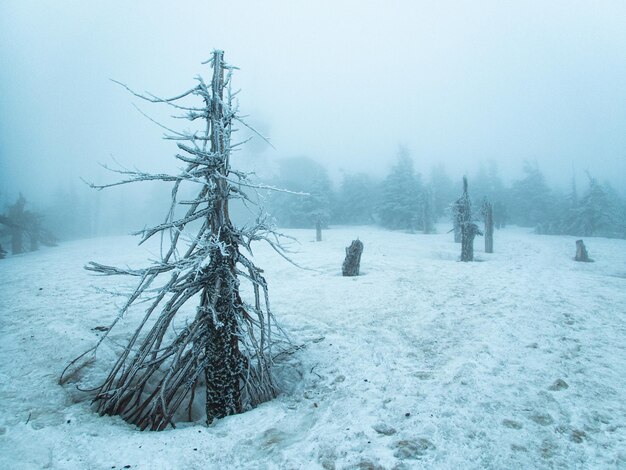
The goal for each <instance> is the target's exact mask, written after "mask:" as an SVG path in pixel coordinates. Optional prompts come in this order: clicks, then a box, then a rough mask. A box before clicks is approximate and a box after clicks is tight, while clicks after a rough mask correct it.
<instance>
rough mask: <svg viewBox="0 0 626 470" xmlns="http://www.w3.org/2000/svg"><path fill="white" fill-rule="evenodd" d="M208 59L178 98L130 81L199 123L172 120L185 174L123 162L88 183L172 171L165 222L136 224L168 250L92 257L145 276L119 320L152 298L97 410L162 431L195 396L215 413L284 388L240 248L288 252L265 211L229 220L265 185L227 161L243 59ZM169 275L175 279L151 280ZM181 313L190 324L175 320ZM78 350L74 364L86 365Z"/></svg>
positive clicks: (263, 301)
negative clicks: (258, 244) (149, 260)
mask: <svg viewBox="0 0 626 470" xmlns="http://www.w3.org/2000/svg"><path fill="white" fill-rule="evenodd" d="M208 62H209V63H210V65H211V67H212V69H213V76H212V79H211V82H210V83H205V81H204V80H203V79H202V78H201V77H198V78H197V81H198V84H197V85H196V86H194V87H193V88H191V89H189V90H187V91H185V92H184V93H182V94H180V95H178V96H175V97H173V98H168V99H162V98H158V97H155V96H153V95H148V96H146V95H140V94H137V93H135V92H132V90H130V89H129V88H128V87H126V86H125V85H123V86H125V87H126V88H127V89H128V90H129V91H131V92H132V93H133V94H135V95H136V96H138V97H140V98H142V99H144V100H147V101H149V102H153V103H162V104H167V105H169V106H170V107H173V108H175V109H176V110H178V111H182V112H183V116H180V117H184V118H186V119H188V120H189V121H192V122H201V123H202V124H201V126H200V127H199V130H198V131H195V132H192V131H185V132H177V131H173V130H171V129H167V128H166V129H167V130H168V134H167V135H166V136H165V138H166V139H170V140H173V141H175V142H176V145H177V146H178V149H179V150H180V151H181V152H180V153H179V154H177V155H176V158H178V159H179V160H181V161H183V162H185V163H186V164H187V166H186V168H185V169H184V170H183V171H182V173H181V174H179V175H175V176H174V175H168V174H148V173H144V172H140V171H129V170H115V171H117V172H118V173H120V174H122V175H124V179H123V180H122V181H119V182H117V183H113V184H108V185H101V186H98V185H93V184H92V185H91V186H92V187H94V188H96V189H103V188H105V187H110V186H115V185H119V184H126V183H132V182H137V181H153V180H160V181H166V182H173V188H172V200H171V207H170V210H169V214H168V216H167V219H166V220H165V222H164V223H162V224H160V225H158V226H155V227H152V228H148V229H145V230H143V231H142V232H139V234H140V235H141V241H140V244H141V243H143V242H145V241H146V240H148V239H150V238H151V237H153V236H154V235H157V234H160V235H162V240H168V239H169V247H168V248H167V249H166V250H165V252H164V254H163V255H162V259H160V260H159V261H157V262H154V263H153V264H152V265H150V266H148V267H145V268H142V269H137V270H133V269H129V268H126V269H123V268H116V267H111V266H105V265H102V264H98V263H94V262H91V263H89V264H88V266H86V269H88V270H90V271H93V272H95V273H99V274H103V275H118V274H124V275H130V276H136V277H137V278H139V283H138V285H137V287H136V289H135V290H134V292H133V293H132V294H131V295H130V297H129V298H128V300H127V301H126V303H125V304H124V306H123V307H122V308H121V310H120V313H119V315H118V317H117V318H116V319H115V320H114V322H113V323H112V325H111V328H112V327H114V326H115V324H116V323H117V322H118V320H119V319H120V318H121V317H122V315H124V314H125V313H126V312H127V311H128V310H129V308H130V307H131V306H132V305H133V304H136V303H138V302H139V301H140V299H145V298H146V297H147V299H146V300H147V301H148V302H149V304H148V305H149V306H148V308H147V310H146V312H145V315H144V317H143V319H142V320H141V322H140V324H139V326H138V327H137V329H136V331H135V332H134V334H133V335H132V337H131V339H130V340H129V342H128V345H127V346H126V347H125V348H124V350H123V352H122V353H121V355H120V356H119V358H118V360H117V362H116V363H115V365H114V366H113V368H112V369H111V371H110V373H109V375H108V376H107V377H106V379H105V380H104V382H103V383H102V384H101V385H99V386H98V387H97V388H96V389H95V391H96V394H95V398H94V401H95V402H96V403H97V409H98V411H99V412H100V414H111V415H120V416H121V417H122V418H124V419H125V420H127V421H128V422H130V423H133V424H135V425H137V426H138V427H139V428H140V429H141V430H144V429H150V430H162V429H164V428H166V427H167V426H168V425H172V426H174V425H175V421H177V420H179V419H186V420H193V419H194V416H193V414H194V412H195V411H194V410H196V409H197V408H198V406H194V405H197V404H200V403H202V404H204V413H205V417H206V421H207V423H208V424H210V423H211V422H212V421H213V420H214V419H217V418H222V417H225V416H228V415H232V414H236V413H240V412H242V411H245V410H247V409H250V408H251V407H254V406H256V405H257V404H259V403H261V402H264V401H267V400H270V399H271V398H273V397H274V396H275V395H276V393H277V389H276V385H275V383H274V380H273V378H272V373H271V368H272V344H273V343H274V342H275V336H276V333H277V331H281V330H279V329H278V327H277V326H276V325H275V322H274V318H273V315H272V312H271V310H270V303H269V296H268V289H267V283H266V281H265V279H264V277H263V275H262V272H263V271H262V270H261V269H260V268H258V267H257V266H255V264H254V263H253V262H252V261H251V259H250V258H249V257H248V256H247V255H246V254H245V253H244V252H242V251H241V249H240V247H243V248H244V249H245V252H247V253H248V254H250V255H251V254H252V251H251V243H252V242H253V241H258V240H265V241H266V242H268V243H269V244H270V245H271V247H273V248H274V249H275V250H276V251H277V252H278V253H279V254H281V255H283V256H285V253H284V251H283V249H282V248H281V246H280V244H279V238H278V237H279V234H277V233H276V232H274V231H273V229H272V227H271V226H270V224H269V223H268V221H267V218H266V217H265V216H263V215H260V216H259V217H258V218H257V220H256V223H255V224H254V225H253V226H251V227H248V228H245V227H244V228H236V227H235V226H233V224H232V223H231V220H230V216H229V202H230V201H231V200H232V199H240V200H242V201H243V202H244V203H253V202H254V201H252V200H251V199H250V197H249V196H248V194H247V193H246V191H244V188H261V186H259V185H255V184H252V183H251V182H250V181H249V179H248V176H249V175H247V174H245V173H242V172H238V171H235V170H233V169H232V168H231V166H230V157H231V154H232V152H233V150H234V149H235V148H236V147H237V146H238V145H239V144H233V143H232V142H231V133H232V125H233V122H234V121H238V122H242V121H241V120H240V118H239V117H238V115H237V104H236V101H235V100H234V96H235V93H233V92H232V91H231V86H230V85H231V78H232V73H233V71H234V70H235V67H232V66H229V65H227V64H226V63H225V62H224V57H223V52H222V51H214V52H213V54H212V58H211V59H210V61H208ZM194 98H195V99H199V100H200V101H201V103H200V105H197V104H193V105H190V104H187V102H188V101H189V100H191V99H194ZM244 125H245V124H244ZM183 183H185V184H187V183H190V184H196V185H198V188H199V189H198V192H197V195H196V197H195V198H194V199H192V200H187V201H182V200H178V193H179V189H180V187H181V185H182V184H183ZM262 188H263V189H267V188H266V187H262ZM177 207H186V208H187V209H186V211H185V213H184V215H180V216H177V215H176V210H175V209H176V208H177ZM190 230H195V235H193V236H191V234H190V232H189V231H190ZM168 234H169V237H168V236H167V235H168ZM181 238H189V244H188V246H187V247H186V248H185V250H184V251H183V253H184V254H183V255H182V256H180V255H179V252H178V250H179V248H181V244H180V240H181ZM162 243H164V242H163V241H162ZM165 243H167V242H165ZM166 246H167V245H166ZM163 277H167V278H168V279H166V280H164V282H162V283H161V285H159V286H157V287H156V288H153V287H152V286H154V285H155V284H158V283H157V282H156V281H157V279H161V280H162V278H163ZM241 279H243V280H244V281H246V282H248V283H250V285H251V289H250V292H251V301H245V300H244V299H243V298H242V297H241V295H240V282H241V281H240V280H241ZM162 281H163V280H162ZM194 299H195V301H196V302H198V305H197V307H196V309H195V314H193V315H189V313H185V309H184V308H183V307H184V306H185V305H186V304H187V303H188V302H190V301H193V300H194ZM157 312H158V313H157ZM153 317H156V318H153ZM175 319H177V323H178V325H181V324H182V325H184V327H182V328H178V329H176V328H175V327H174V321H175ZM108 331H110V329H109V330H108ZM107 334H108V332H107ZM105 337H106V334H105V336H103V338H101V340H100V341H99V343H98V344H97V345H96V346H95V348H94V351H95V349H96V348H97V347H98V346H99V345H100V344H101V343H102V341H103V340H104V338H105ZM88 352H89V351H88ZM79 359H80V358H77V359H76V360H75V361H73V362H72V363H71V364H70V366H68V367H70V368H72V367H77V364H78V362H76V361H77V360H79ZM61 380H63V377H62V378H61ZM202 390H203V391H204V400H202V399H201V393H200V392H201V391H202ZM183 411H185V413H183ZM183 414H185V416H184V418H183ZM196 419H197V418H196Z"/></svg>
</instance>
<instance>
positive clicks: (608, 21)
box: [0, 0, 626, 200]
mask: <svg viewBox="0 0 626 470" xmlns="http://www.w3.org/2000/svg"><path fill="white" fill-rule="evenodd" d="M625 21H626V2H621V1H615V2H610V1H601V2H572V1H563V2H546V1H544V0H542V1H537V2H530V1H524V2H515V3H513V2H502V1H475V2H469V1H467V2H460V1H459V2H447V1H436V2H435V1H433V2H427V1H419V2H418V1H408V0H407V1H386V2H382V1H381V2H368V1H365V2H363V1H328V2H327V1H315V2H292V1H283V2H281V1H269V2H268V1H264V2H255V1H249V2H240V1H230V2H213V1H204V2H200V1H198V2H183V1H180V2H179V1H177V2H173V1H162V2H153V1H132V2H125V1H124V2H123V1H98V2H96V1H94V2H91V1H90V2H85V1H22V0H6V1H3V2H2V3H1V4H0V64H1V66H0V123H1V126H0V190H2V192H3V193H5V195H6V194H7V193H8V194H9V195H12V194H14V193H15V192H17V191H18V190H21V191H23V192H24V193H25V194H26V195H30V197H31V199H34V200H37V199H38V198H40V199H41V198H43V197H45V195H46V194H48V193H50V192H51V191H54V189H55V188H56V187H58V186H59V185H72V184H76V185H80V184H82V183H80V180H79V177H84V178H86V179H89V180H93V179H99V178H103V176H102V171H101V170H100V169H99V168H98V166H97V162H105V163H106V162H111V157H112V156H113V157H115V159H117V160H119V161H120V162H122V163H124V164H127V165H128V166H137V167H140V168H142V169H146V170H159V169H163V168H169V167H170V166H171V165H174V164H175V162H174V161H173V157H172V155H173V154H174V153H175V147H174V145H173V144H172V143H171V142H165V141H162V140H161V139H160V137H161V135H162V130H161V129H159V128H158V127H156V126H155V125H154V124H152V123H151V122H149V121H147V120H146V119H145V118H144V117H143V116H141V115H140V114H139V113H138V112H137V111H136V110H135V109H134V108H133V106H132V104H133V103H136V104H138V105H139V106H140V107H141V108H142V110H144V111H145V112H146V113H148V114H151V115H154V116H157V117H162V116H163V113H162V110H161V111H159V110H158V108H157V107H156V106H155V105H150V104H145V103H141V102H139V101H138V100H137V99H136V98H134V97H132V96H131V95H129V94H128V93H127V92H125V91H124V90H123V89H122V88H120V87H119V86H118V85H115V84H114V83H113V82H111V81H110V80H109V78H114V79H116V80H119V81H122V82H124V83H126V84H128V85H129V86H130V87H131V88H134V89H136V90H138V91H144V90H148V91H151V92H153V93H155V94H158V95H161V96H166V95H175V94H177V93H179V92H181V91H183V90H185V89H187V88H190V87H191V86H193V85H194V83H195V82H194V81H193V77H194V76H195V75H197V74H203V75H205V76H208V75H209V74H210V70H209V68H208V66H207V65H201V62H202V61H204V60H206V59H207V58H208V57H209V56H210V53H211V50H212V49H214V48H219V49H224V50H225V58H226V60H227V61H228V62H229V63H231V64H233V65H237V66H238V67H240V69H241V70H240V71H239V72H238V73H237V74H236V76H235V86H236V87H238V88H241V89H242V92H241V94H240V95H239V98H240V104H241V110H242V112H243V113H244V114H248V115H250V118H249V121H250V122H251V123H252V124H255V125H258V127H259V128H260V129H261V130H263V131H264V132H265V133H267V134H269V136H270V137H271V140H272V142H273V144H274V146H275V147H276V150H273V149H271V148H269V147H267V146H264V145H263V144H261V143H257V144H256V145H252V146H251V147H250V148H249V150H248V153H249V154H253V155H254V156H256V157H258V160H257V161H258V165H260V166H265V165H272V162H273V161H275V160H276V159H278V158H282V157H289V156H309V157H312V158H314V159H316V160H318V161H320V162H322V163H324V164H326V165H327V166H328V167H329V169H330V170H331V173H332V174H333V175H335V176H336V175H338V174H339V173H340V171H341V170H342V169H344V170H347V171H357V170H365V171H367V172H370V173H372V174H374V175H375V174H380V175H383V174H385V173H386V172H387V171H388V168H389V166H390V164H391V162H392V161H393V159H394V158H395V155H396V151H397V148H398V145H399V144H403V145H405V146H406V147H408V149H409V150H410V152H411V155H412V157H413V159H414V160H415V163H416V168H417V169H418V170H420V171H421V172H423V173H424V174H425V175H428V173H429V169H430V167H431V166H432V165H433V164H434V163H436V162H444V163H445V165H446V167H447V169H448V171H449V173H451V174H452V175H456V174H460V173H461V172H465V171H469V172H472V171H474V170H475V168H476V166H477V164H478V162H479V161H481V160H482V161H487V160H490V159H491V160H495V161H497V162H498V165H499V168H500V171H501V173H502V175H503V176H504V177H506V178H511V177H514V176H515V175H516V174H518V173H519V170H520V169H521V166H522V161H523V160H524V159H529V160H532V161H535V160H536V161H537V162H538V164H539V167H540V168H541V169H542V170H543V171H544V172H545V173H546V175H547V177H548V179H549V181H551V182H555V183H559V184H566V182H567V181H569V179H570V178H571V175H572V169H574V170H575V171H576V172H577V174H578V175H579V176H580V175H582V172H583V171H584V170H587V169H588V170H589V171H591V173H592V174H594V176H597V177H599V178H600V179H608V180H609V181H610V182H612V183H613V184H614V185H615V186H618V188H619V189H620V190H623V188H624V186H626V184H625V183H626V52H625V51H626V27H625V26H624V25H625ZM168 124H169V123H168ZM177 124H180V125H185V123H181V122H178V123H177ZM242 155H243V154H242ZM236 164H237V163H236V160H235V162H233V165H236Z"/></svg>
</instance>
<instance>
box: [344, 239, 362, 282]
mask: <svg viewBox="0 0 626 470" xmlns="http://www.w3.org/2000/svg"><path fill="white" fill-rule="evenodd" d="M362 253H363V242H362V241H361V240H359V239H358V238H357V239H356V240H353V241H352V243H350V246H349V247H347V248H346V259H344V261H343V265H342V266H341V272H342V274H343V275H344V276H358V275H359V270H360V268H361V254H362Z"/></svg>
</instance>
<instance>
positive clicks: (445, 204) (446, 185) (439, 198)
mask: <svg viewBox="0 0 626 470" xmlns="http://www.w3.org/2000/svg"><path fill="white" fill-rule="evenodd" d="M429 187H430V189H431V192H432V201H433V214H434V217H435V218H436V219H437V218H439V217H441V216H443V215H445V214H446V212H447V211H448V209H449V207H450V204H452V203H453V202H454V200H455V199H456V194H457V193H456V189H455V188H454V184H453V183H452V180H451V179H450V177H449V176H448V174H447V173H446V169H445V166H444V165H443V163H440V164H439V165H437V166H434V167H433V168H432V169H431V172H430V184H429Z"/></svg>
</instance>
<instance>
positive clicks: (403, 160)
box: [378, 149, 421, 230]
mask: <svg viewBox="0 0 626 470" xmlns="http://www.w3.org/2000/svg"><path fill="white" fill-rule="evenodd" d="M419 185H420V183H419V180H418V178H417V177H416V175H415V172H414V170H413V160H411V158H410V157H409V155H408V152H407V151H406V150H404V149H401V150H400V152H399V155H398V160H397V161H396V164H395V165H394V166H393V167H392V169H391V172H390V173H389V175H388V176H387V178H385V181H384V182H383V185H382V190H381V195H380V196H381V199H380V203H379V205H378V216H379V218H380V223H381V225H382V226H383V227H386V228H390V229H411V230H414V229H416V228H417V227H418V224H419V220H421V216H420V215H419V189H420V187H419Z"/></svg>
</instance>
